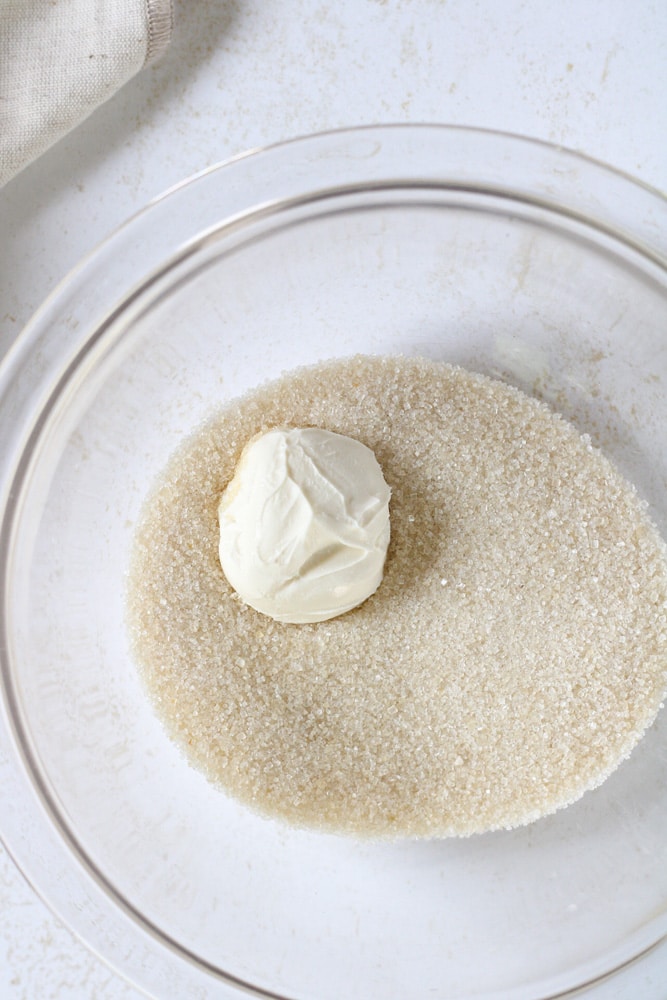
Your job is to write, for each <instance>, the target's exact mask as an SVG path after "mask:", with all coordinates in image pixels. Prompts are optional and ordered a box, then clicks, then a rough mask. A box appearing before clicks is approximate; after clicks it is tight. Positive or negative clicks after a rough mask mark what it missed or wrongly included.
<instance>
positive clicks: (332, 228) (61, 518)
mask: <svg viewBox="0 0 667 1000" xmlns="http://www.w3.org/2000/svg"><path fill="white" fill-rule="evenodd" d="M665 233H667V203H666V202H665V201H664V200H663V199H662V198H661V197H660V196H659V195H658V194H657V193H656V192H654V191H651V190H649V189H647V188H645V187H643V186H642V185H640V184H639V183H637V182H636V181H633V180H632V179H630V178H628V177H625V176H622V175H621V174H618V173H615V172H614V171H612V170H610V169H608V168H606V167H604V166H602V165H599V164H597V163H594V162H592V161H590V160H587V159H585V158H583V157H581V156H578V155H575V154H573V153H571V152H567V151H564V150H560V149H556V148H554V147H551V146H548V145H544V144H541V143H537V142H532V141H529V140H526V139H522V138H518V137H511V136H506V135H501V134H496V133H491V132H483V131H475V130H468V129H457V128H447V127H437V126H396V127H372V128H367V129H358V130H351V131H344V132H338V133H331V134H325V135H319V136H315V137H312V138H307V139H302V140H298V141H295V142H292V143H286V144H283V145H280V146H276V147H274V148H271V149H268V150H264V151H260V152H256V153H252V154H249V155H247V156H243V157H239V158H238V159H235V160H232V161H230V162H228V163H226V164H224V165H222V166H219V167H215V168H213V169H211V170H209V171H206V172H205V173H203V174H201V175H199V176H198V177H195V178H194V179H193V180H190V181H188V182H186V183H185V184H183V185H181V186H179V187H177V188H175V189H173V190H172V191H170V192H168V193H167V194H166V195H165V196H164V197H162V198H160V199H158V200H157V201H155V202H154V203H152V204H151V205H149V206H148V208H147V209H146V210H144V211H143V212H142V213H140V214H139V215H138V216H136V217H135V218H134V219H132V220H131V221H130V222H129V223H128V224H127V225H125V226H124V227H123V228H121V229H120V230H119V231H118V232H116V233H115V234H114V235H113V236H112V237H111V238H110V239H109V240H108V241H107V242H106V243H104V244H103V245H102V246H101V247H100V248H99V249H97V250H96V251H95V252H94V253H93V255H92V256H91V257H89V258H88V259H87V260H85V261H84V262H83V263H82V264H81V266H80V267H79V268H78V269H77V270H76V271H75V272H74V273H73V274H72V275H71V276H70V277H69V278H68V279H67V280H66V281H65V282H64V283H63V285H61V287H60V288H59V289H58V290H57V291H56V292H55V294H54V295H53V296H52V297H51V298H50V299H49V300H48V301H47V303H46V304H45V305H44V307H43V308H42V309H41V311H40V312H39V313H38V314H37V316H36V317H35V318H34V320H33V321H32V322H31V324H30V325H29V327H28V328H27V329H26V330H25V332H24V333H23V335H22V336H21V337H20V338H19V341H18V342H17V344H16V345H15V347H14V349H13V350H12V351H11V352H10V354H9V355H8V357H7V358H6V360H5V361H4V364H3V366H2V369H1V371H0V456H1V457H0V463H1V466H0V505H1V506H0V509H1V514H2V523H1V528H0V572H1V575H2V579H1V587H0V601H1V604H0V655H1V657H2V684H3V699H2V720H1V726H0V776H1V781H2V793H1V794H2V832H3V836H4V838H5V840H6V843H7V846H8V848H9V850H10V852H11V853H12V855H13V856H14V858H15V859H16V861H17V863H18V864H19V866H20V868H21V869H22V870H23V872H24V873H25V874H26V876H27V877H28V879H29V880H30V881H31V882H32V884H33V885H34V886H35V887H36V889H37V890H38V892H39V893H40V894H41V895H42V896H43V898H44V899H45V900H46V901H47V902H48V903H49V904H50V905H51V906H52V907H53V908H54V910H55V911H56V912H57V913H58V914H59V915H60V916H61V917H62V919H63V920H64V921H65V922H66V923H67V924H69V925H70V927H72V928H73V930H74V931H75V932H76V933H78V934H79V935H80V936H81V938H83V940H84V941H85V942H86V943H87V944H88V945H89V946H90V947H91V948H93V949H94V950H95V951H96V952H97V953H99V955H101V956H102V957H103V958H104V959H105V960H107V961H108V962H109V963H110V964H111V965H112V966H113V967H114V968H116V969H117V970H118V971H119V972H120V973H122V974H123V975H125V976H126V977H127V978H128V979H130V980H131V981H132V982H134V983H135V984H136V985H138V986H139V987H140V988H142V989H144V990H145V991H146V992H148V993H149V994H152V995H154V996H156V997H169V998H170V997H174V996H187V997H193V998H209V997H229V998H231V997H234V996H238V995H239V994H241V993H245V994H250V995H256V996H268V997H282V998H289V1000H314V998H317V1000H340V998H341V997H345V998H347V1000H361V998H363V1000H375V998H383V1000H387V998H389V1000H392V998H395V1000H403V998H405V997H408V996H409V997H411V998H420V997H429V998H432V1000H436V998H443V1000H444V998H447V1000H454V998H458V1000H463V998H471V997H475V998H476V1000H492V998H496V1000H498V998H501V997H502V998H503V1000H519V998H521V1000H536V998H546V997H553V996H555V995H559V996H560V995H561V994H565V993H566V992H568V991H570V990H575V989H576V988H577V987H580V986H582V984H585V983H590V982H594V981H597V980H598V979H599V978H600V977H604V976H606V975H608V974H609V973H613V971H614V970H615V969H618V968H620V967H621V966H623V965H624V963H627V962H629V961H631V960H632V959H633V958H635V957H636V956H638V955H640V954H642V953H643V952H645V951H646V950H647V949H649V948H651V947H652V946H654V945H655V944H656V942H658V941H660V940H662V939H663V938H664V936H665V934H666V933H667V839H666V838H665V835H664V832H665V829H667V772H666V771H665V768H664V760H665V753H666V750H667V719H666V718H665V714H664V713H662V714H661V715H660V716H659V717H658V720H657V722H656V723H655V724H654V726H653V727H652V728H651V729H650V731H649V732H648V734H647V735H646V737H645V738H644V740H643V741H642V742H641V744H640V745H639V746H638V748H637V749H636V750H635V752H634V753H633V754H632V756H631V757H630V759H629V760H628V761H626V762H625V763H623V764H622V765H621V767H620V768H619V769H618V770H617V771H616V772H615V773H614V774H613V775H612V776H611V777H610V778H609V779H608V780H607V781H606V782H605V784H604V785H602V786H601V787H600V788H598V789H597V790H595V791H592V792H589V793H587V794H586V795H585V796H584V797H583V798H582V799H581V800H580V801H579V802H578V803H576V804H575V805H573V806H571V807H570V808H568V809H566V810H563V811H561V812H559V813H557V814H555V815H553V816H551V817H548V818H545V819H542V820H540V821H538V822H536V823H533V824H532V825H529V826H526V827H523V828H521V829H517V830H514V831H509V832H500V833H492V834H485V835H481V836H474V837H471V838H468V839H461V840H456V839H452V840H442V841H438V840H434V841H398V842H392V843H387V842H373V841H357V840H354V839H351V838H346V837H336V836H332V835H326V834H321V833H314V832H308V831H304V830H295V829H292V828H289V827H287V826H284V825H282V824H281V823H279V822H276V821H273V820H268V819H265V818H262V817H259V816H257V815H255V814H254V813H252V812H250V811H248V810H247V809H246V808H245V807H243V806H240V805H238V804H237V803H236V802H235V801H233V800H231V799H228V798H227V797H226V796H225V795H223V794H222V793H221V792H219V791H217V790H215V789H214V788H213V787H211V786H210V785H209V784H207V782H206V781H205V780H204V778H203V777H202V776H201V775H200V774H198V773H197V772H196V771H194V770H192V769H191V768H190V767H189V766H188V765H187V764H186V763H185V761H184V759H183V758H182V756H181V755H180V753H179V752H178V750H177V749H176V748H175V747H174V746H173V745H172V743H171V742H170V740H169V739H168V738H167V736H166V735H165V733H164V731H163V730H162V728H161V726H160V724H159V722H158V721H157V720H156V718H155V717H154V715H153V712H152V709H151V708H150V706H149V704H148V701H147V698H146V696H145V694H144V692H143V690H142V688H141V685H140V682H139V680H138V677H137V673H136V671H135V668H134V665H133V663H132V661H131V659H130V656H129V652H128V643H127V639H126V633H125V628H124V607H123V594H124V586H125V576H126V570H127V563H128V552H129V547H130V544H131V540H132V533H133V526H134V524H135V522H136V519H137V514H138V511H139V508H140V506H141V504H142V501H143V499H144V497H145V495H146V492H147V490H148V489H149V487H150V485H151V484H152V483H153V481H154V479H155V477H156V476H157V474H158V473H159V472H160V470H161V469H162V468H163V467H164V465H165V462H166V460H167V458H168V456H169V455H170V454H171V453H172V451H173V450H174V448H175V447H176V446H177V445H178V444H179V443H180V442H181V441H182V439H183V438H184V436H185V435H187V434H188V433H189V432H190V431H192V430H193V429H194V428H195V427H197V426H198V425H199V424H200V423H201V422H202V421H203V420H204V418H205V417H206V416H207V415H208V414H209V413H210V412H211V411H212V410H213V409H215V408H217V407H218V406H219V405H220V404H222V403H224V402H225V401H227V400H229V399H231V398H233V397H235V396H237V395H239V394H241V393H243V392H244V391H246V390H248V389H249V388H251V387H253V386H255V385H257V384H258V383H260V382H262V381H264V380H266V379H269V378H272V377H275V376H276V375H278V374H279V373H280V372H281V371H283V370H285V369H290V368H293V367H295V366H298V365H302V364H309V363H313V362H315V361H318V360H321V359H324V358H330V357H334V356H344V355H350V354H356V353H366V354H395V353H404V354H409V355H412V354H417V355H424V356H427V357H430V358H439V359H443V360H447V361H452V362H456V363H460V364H462V365H464V366H466V367H468V368H471V369H474V370H477V371H480V372H483V373H485V374H489V375H493V376H496V377H499V378H501V379H504V380H506V381H507V382H510V383H512V384H514V385H516V386H518V387H519V388H521V389H523V390H525V391H527V392H529V393H532V394H534V395H537V396H539V397H540V398H542V399H545V400H547V401H548V402H550V403H551V404H552V405H553V406H554V407H555V408H556V409H558V410H559V411H560V412H562V413H563V414H564V415H565V416H567V417H568V418H569V419H570V420H572V421H573V422H574V423H575V424H576V425H577V426H578V428H579V429H580V430H581V431H582V432H586V433H588V434H590V435H591V437H592V439H593V441H594V443H596V444H598V445H599V446H601V447H602V448H603V449H604V451H605V452H606V453H607V454H608V455H609V456H610V457H611V458H613V459H614V460H615V462H616V463H617V465H618V466H619V467H620V468H621V470H622V471H623V472H624V473H625V474H626V476H627V477H628V478H630V479H631V480H632V481H633V482H634V483H635V484H636V486H637V488H638V489H639V491H640V493H641V494H642V495H643V496H644V497H645V499H646V501H647V502H648V504H649V508H650V512H651V515H652V516H653V518H654V520H655V521H656V522H657V524H658V525H659V526H660V528H661V530H662V531H663V532H665V529H667V500H666V496H667V494H666V491H665V485H666V483H667V448H666V447H665V434H664V428H665V426H667V338H666V333H667V271H666V269H665V259H666V250H667V244H666V240H665Z"/></svg>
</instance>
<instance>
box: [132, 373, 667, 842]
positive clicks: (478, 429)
mask: <svg viewBox="0 0 667 1000" xmlns="http://www.w3.org/2000/svg"><path fill="white" fill-rule="evenodd" d="M276 425H293V426H307V425H314V426H319V427H324V428H328V429H330V430H333V431H337V432H338V433H341V434H347V435H350V436H352V437H356V438H358V439H359V440H361V441H363V442H364V443H365V444H366V445H368V446H369V447H370V448H372V449H373V451H374V452H375V455H376V457H377V458H378V460H379V462H380V464H381V466H382V469H383V472H384V475H385V478H386V480H387V482H388V483H389V484H390V486H391V489H392V499H391V526H392V540H391V544H390V548H389V553H388V558H387V563H386V567H385V577H384V580H383V583H382V584H381V586H380V588H379V590H378V591H377V593H376V594H375V595H374V596H373V597H371V598H370V599H369V600H368V601H366V602H365V603H364V604H363V605H362V606H361V607H359V608H357V609H356V610H354V611H352V612H350V613H348V614H346V615H344V616H342V617H340V618H337V619H333V620H331V621H327V622H323V623H321V624H316V625H281V624H278V623H276V622H274V621H272V620H270V619H269V618H266V617H264V616H263V615H261V614H259V613H258V612H256V611H253V610H252V609H250V608H249V607H246V606H245V605H244V604H242V603H241V602H240V600H239V599H238V598H237V597H236V596H235V594H234V593H233V591H232V590H231V588H230V587H229V585H228V584H227V581H226V580H225V578H224V575H223V573H222V570H221V568H220V565H219V562H218V523H217V516H216V515H217V506H218V501H219V498H220V494H221V492H222V490H223V489H224V487H225V485H226V483H227V482H228V481H229V479H230V478H231V476H232V474H233V472H234V468H235V465H236V462H237V459H238V457H239V455H240V452H241V450H242V448H243V446H244V445H245V444H246V442H247V441H248V440H249V438H251V437H252V436H253V435H254V434H256V433H258V432H260V431H263V430H267V429H268V428H270V427H272V426H276ZM666 606H667V562H666V553H665V548H664V546H663V543H662V541H661V540H660V538H659V536H658V534H657V532H656V530H655V529H654V527H653V526H652V524H651V522H650V521H649V519H648V517H647V514H646V512H645V509H644V506H643V504H642V503H641V502H640V500H639V499H638V497H637V495H636V493H635V491H634V489H633V488H632V487H631V486H630V485H629V484H628V483H627V482H626V481H625V480H624V479H623V478H622V477H621V476H620V475H619V473H618V472H617V471H616V470H615V469H614V468H613V467H612V465H611V464H610V463H609V462H608V461H607V460H606V459H605V458H604V457H603V456H602V455H601V454H600V453H599V452H597V451H596V450H595V449H593V448H592V447H591V445H590V443H589V442H588V441H587V440H586V439H585V438H581V437H580V436H579V435H578V434H577V433H576V431H575V430H574V429H573V428H572V427H571V426H570V425H569V424H568V423H567V422H566V421H564V420H563V419H562V418H560V417H559V416H557V415H555V414H553V413H552V412H551V411H550V410H549V409H548V408H547V407H546V406H544V405H543V404H541V403H539V402H537V401H535V400H533V399H530V398H529V397H527V396H525V395H523V394H522V393H520V392H518V391H517V390H515V389H513V388H510V387H508V386H506V385H504V384H503V383H500V382H497V381H494V380H491V379H488V378H485V377H483V376H480V375H476V374H471V373H469V372H466V371H464V370H462V369H458V368H454V367H451V366H448V365H444V364H439V363H435V362H429V361H426V360H423V359H406V358H370V357H357V358H354V359H346V360H342V361H332V362H327V363H324V364H321V365H318V366H316V367H313V368H310V369H302V370H299V371H296V372H294V373H292V374H289V375H286V376H283V377H282V378H281V379H280V380H279V381H277V382H274V383H272V384H270V385H267V386H265V387H263V388H261V389H259V390H257V391H255V392H253V393H252V394H250V395H248V396H247V397H245V398H243V399H241V400H239V401H237V402H235V403H234V405H233V406H229V407H227V408H226V409H225V410H224V411H223V412H222V413H221V414H219V415H218V416H217V417H216V418H215V419H214V420H212V421H211V422H210V423H208V424H207V425H206V426H205V427H204V428H202V429H201V430H200V431H198V432H197V434H195V435H194V436H193V437H192V438H191V439H190V440H188V441H187V442H186V443H185V445H184V446H183V448H182V449H181V450H180V451H179V453H178V454H177V455H176V456H175V457H174V458H173V460H172V462H171V464H170V465H169V467H168V469H167V470H166V471H165V473H164V475H163V476H162V478H161V480H160V483H159V484H158V486H157V488H156V490H155V492H154V493H153V494H152V495H151V496H150V498H149V499H148V501H147V503H146V506H145V510H144V513H143V517H142V520H141V523H140V525H139V527H138V530H137V535H136V542H135V550H134V555H133V562H132V566H131V572H130V583H129V594H128V617H129V624H130V630H131V636H132V641H133V646H134V650H135V654H136V659H137V662H138V664H139V666H140V669H141V672H142V674H143V677H144V678H145V682H146V685H147V688H148V690H149V692H150V695H151V697H152V700H153V702H154V704H155V707H156V711H157V712H158V713H159V715H160V717H161V719H162V720H163V722H164V724H165V726H166V728H167V730H168V732H169V733H170V735H171V736H172V737H173V738H174V739H175V740H176V741H177V742H178V744H179V745H180V746H181V747H182V748H183V750H184V751H185V753H186V755H187V757H188V759H189V760H190V762H191V763H192V764H193V765H195V766H196V767H198V768H200V769H201V770H202V771H203V772H204V773H205V774H206V775H207V776H208V778H209V779H210V780H211V781H213V782H214V783H216V784H218V785H219V786H220V787H222V788H223V789H225V790H227V791H228V792H229V793H231V794H233V795H234V796H237V797H238V798H239V799H241V800H242V801H244V802H245V803H247V804H250V805H252V806H253V807H254V808H256V809H258V810H260V811H262V812H264V813H266V814H270V815H274V816H280V817H282V818H284V819H285V820H287V821H290V822H292V823H295V824H298V825H308V826H315V827H318V828H321V829H328V830H336V831H341V832H342V831H346V832H350V833H354V834H357V835H371V836H383V835H389V836H399V835H409V836H446V835H453V834H457V835H464V834H470V833H473V832H476V831H483V830H490V829H496V828H502V827H511V826H515V825H519V824H523V823H527V822H529V821H531V820H534V819H536V818H537V817H539V816H542V815H544V814H547V813H550V812H552V811H554V810H556V809H558V808H559V807H561V806H564V805H567V804H568V803H571V802H573V801H574V800H575V799H577V798H578V797H579V796H581V795H582V794H583V792H584V791H585V790H586V789H588V788H591V787H593V786H595V785H597V784H599V783H600V782H601V781H602V780H603V779H604V778H605V777H606V776H607V775H608V774H609V773H610V772H611V771H612V770H613V769H614V768H615V767H616V766H617V765H618V763H619V762H620V761H621V760H622V759H623V758H624V757H625V756H627V754H628V753H629V752H630V750H631V749H632V748H633V746H634V745H635V744H636V743H637V741H638V740H639V739H640V737H641V735H642V734H643V732H644V730H645V729H646V727H647V726H648V725H649V724H650V723H651V721H652V720H653V718H654V717H655V715H656V713H657V711H658V708H659V706H660V700H661V697H662V695H663V693H664V690H665V686H666V685H667V646H666V645H665V640H666V637H667V612H666Z"/></svg>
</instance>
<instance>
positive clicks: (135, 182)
mask: <svg viewBox="0 0 667 1000" xmlns="http://www.w3.org/2000/svg"><path fill="white" fill-rule="evenodd" d="M666 98H667V6H666V5H665V4H664V2H662V0H634V2H632V3H629V2H628V0H605V2H602V0H561V2H560V3H553V2H547V0H533V2H530V3H529V2H527V0H525V2H524V0H337V2H336V3H332V2H330V0H272V2H267V0H263V2H262V0H245V2H244V0H226V2H225V0H180V2H179V0H176V27H175V33H174V38H173V42H172V44H171V47H170V49H169V51H168V53H167V55H166V56H165V57H164V58H163V60H162V61H161V62H160V63H159V64H158V65H156V66H154V67H153V68H150V69H148V70H145V71H143V73H141V74H139V76H137V77H135V78H134V79H133V80H132V81H130V83H128V84H127V85H126V86H125V87H124V88H123V89H122V90H121V91H120V92H119V93H118V94H117V95H116V96H115V97H114V98H112V99H111V100H110V101H109V102H108V103H107V104H106V105H104V106H103V107H102V108H100V109H99V110H98V111H97V112H96V113H95V114H94V115H93V116H92V117H91V118H90V119H88V121H86V122H85V123H83V124H82V125H81V126H80V127H79V128H78V129H76V130H75V131H74V132H73V133H71V134H70V135H69V136H68V137H67V138H65V139H64V140H62V141H61V142H60V143H59V144H58V145H57V146H56V147H54V148H53V149H52V150H50V151H49V152H48V153H47V154H46V155H45V156H44V157H43V158H42V159H41V160H39V161H38V162H37V163H35V164H33V165H32V166H31V167H29V168H28V169H27V170H25V171H24V172H23V173H22V174H21V175H19V176H18V177H17V178H16V179H15V180H13V181H12V182H10V184H8V185H7V186H6V187H5V188H4V189H3V190H2V191H0V234H1V235H2V242H1V244H0V245H1V248H2V249H1V251H0V254H1V256H0V356H1V355H2V354H3V353H4V351H5V350H6V349H7V348H8V347H9V345H10V344H11V343H12V341H13V340H14V338H15V337H16V336H17V335H18V333H19V331H20V330H21V328H22V326H23V324H24V323H25V322H26V321H27V320H28V319H29V317H30V315H31V314H32V313H33V311H34V310H35V309H36V308H37V306H38V305H39V304H40V302H41V301H42V300H43V299H44V297H45V296H46V295H47V294H48V293H49V292H50V291H51V289H52V288H53V287H54V286H55V285H56V284H57V282H58V281H60V279H61V278H62V277H64V275H65V274H66V273H67V272H68V271H69V269H70V268H71V267H72V266H73V265H74V264H75V263H76V262H77V261H78V260H79V258H80V257H81V256H82V255H83V254H85V253H86V252H87V251H89V250H90V249H91V248H92V247H94V246H95V245H96V243H98V242H99V241H100V240H101V239H102V238H103V237H104V236H105V235H106V234H107V233H108V232H109V231H110V230H111V229H113V228H115V227H116V226H117V225H119V224H120V223H121V222H123V221H124V220H125V219H126V218H127V217H128V216H129V215H131V214H132V213H133V212H135V211H136V210H137V209H139V208H141V207H142V206H143V205H144V203H145V202H146V201H148V200H149V199H151V198H152V197H154V196H155V195H157V194H159V193H160V192H161V191H163V190H164V189H165V188H167V187H169V186H170V185H172V184H174V183H176V182H177V181H179V180H181V179H183V178H184V177H186V176H188V175H189V174H191V173H194V172H196V171H199V170H201V169H202V168H204V167H207V166H209V165H210V164H213V163H216V162H217V161H219V160H222V159H224V158H226V157H228V156H230V155H233V154H235V153H238V152H241V151H243V150H245V149H248V148H251V147H255V146H261V145H265V144H267V143H271V142H274V141H276V140H280V139H283V138H289V137H293V136H296V135H300V134H304V133H309V132H314V131H319V130H322V129H328V128H333V127H338V126H347V125H356V124H367V123H373V122H394V121H398V122H445V123H454V124H465V125H477V126H484V127H488V128H496V129H500V130H504V131H510V132H518V133H523V134H526V135H531V136H534V137H537V138H542V139H547V140H550V141H552V142H555V143H558V144H562V145H565V146H569V147H572V148H574V149H577V150H580V151H583V152H585V153H588V154H589V155H591V156H593V157H597V158H599V159H601V160H604V161H607V162H608V163H610V164H612V165H613V166H615V167H618V168H620V169H622V170H625V171H627V172H629V173H631V174H634V175H636V176H637V177H639V178H641V179H642V180H644V181H645V182H647V183H649V184H652V185H654V186H656V187H658V188H661V189H663V190H664V189H665V188H667V129H666V128H665V125H666V115H665V101H666ZM138 996H139V994H138V993H137V992H136V991H135V990H134V989H132V988H131V987H129V986H126V985H125V984H124V983H123V982H121V980H120V979H118V978H117V977H116V976H115V975H114V974H113V973H112V972H110V971H109V970H108V969H106V967H105V966H104V965H103V964H102V963H101V962H99V961H98V960H97V959H96V958H94V957H93V956H92V955H90V954H89V953H88V952H87V951H86V949H85V948H84V947H83V945H81V944H79V943H78V942H77V941H75V940H74V938H73V937H72V936H71V934H70V933H69V932H68V931H67V930H65V929H64V928H63V927H62V926H61V925H60V923H59V921H58V920H57V919H56V918H55V917H54V916H52V915H51V913H50V912H49V911H48V910H47V909H46V907H45V906H44V905H43V904H42V903H41V902H40V901H39V900H38V899H37V897H36V896H35V894H34V893H33V891H32V890H31V889H30V888H29V887H28V886H27V885H26V884H25V883H24V882H23V880H22V877H21V876H20V875H19V874H18V872H17V871H16V869H15V868H14V866H13V864H12V862H11V861H10V860H9V858H8V857H7V855H6V854H5V853H4V852H1V853H0V1000H33V998H42V1000H131V998H132V1000H133V998H136V997H138ZM585 996H586V997H590V998H591V1000H592V998H595V1000H665V998H667V947H664V948H662V949H661V950H659V951H657V952H654V953H653V954H651V955H650V956H648V957H647V958H646V959H645V960H644V961H642V962H641V963H639V964H637V965H635V966H633V967H632V968H630V969H628V970H626V972H625V973H623V974H622V975H621V976H620V977H616V978H615V979H614V980H613V982H610V983H608V984H606V985H602V986H599V987H597V988H596V989H595V990H594V991H591V992H589V993H586V994H585ZM175 1000H178V998H175Z"/></svg>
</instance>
